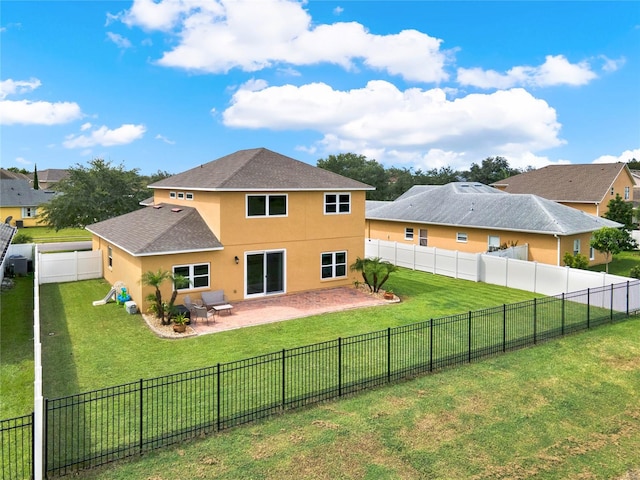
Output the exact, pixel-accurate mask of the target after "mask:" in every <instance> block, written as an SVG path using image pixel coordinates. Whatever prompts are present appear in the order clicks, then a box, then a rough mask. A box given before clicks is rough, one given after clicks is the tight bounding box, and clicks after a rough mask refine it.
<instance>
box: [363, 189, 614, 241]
mask: <svg viewBox="0 0 640 480" xmlns="http://www.w3.org/2000/svg"><path fill="white" fill-rule="evenodd" d="M425 187H428V188H425ZM366 205H367V209H366V218H367V219H368V220H390V221H402V222H415V223H425V224H434V225H455V226H458V227H471V228H487V229H492V230H507V231H519V232H530V233H541V234H551V235H575V234H578V233H586V232H592V231H594V230H598V229H600V228H602V227H620V226H622V225H620V224H619V223H617V222H612V221H611V220H607V219H604V218H600V217H596V216H595V215H589V214H587V213H584V212H582V211H580V210H577V209H575V208H571V207H567V206H564V205H561V204H559V203H556V202H553V201H551V200H547V199H545V198H541V197H538V196H536V195H527V194H509V193H505V192H502V191H500V190H497V189H495V188H492V187H489V186H487V185H483V184H480V183H468V182H453V183H449V184H447V185H441V186H434V185H428V186H416V187H412V188H411V189H410V190H409V191H408V192H407V193H405V194H404V195H402V197H399V198H398V199H396V200H395V201H393V202H388V203H387V204H386V205H380V204H371V203H369V202H367V204H366Z"/></svg>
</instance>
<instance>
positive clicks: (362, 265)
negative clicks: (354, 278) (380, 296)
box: [349, 257, 398, 293]
mask: <svg viewBox="0 0 640 480" xmlns="http://www.w3.org/2000/svg"><path fill="white" fill-rule="evenodd" d="M349 268H350V269H351V271H352V272H354V271H355V272H360V273H361V275H362V279H363V280H364V283H365V284H366V285H367V287H369V289H370V290H371V291H372V292H374V293H378V292H379V291H380V287H382V285H384V283H385V282H386V281H387V280H388V279H389V275H391V274H392V273H393V272H395V271H397V270H398V267H396V266H395V265H394V264H393V263H391V262H387V261H384V260H382V259H381V258H379V257H376V258H364V259H363V258H360V257H358V259H357V260H356V261H355V262H354V263H353V264H351V266H350V267H349Z"/></svg>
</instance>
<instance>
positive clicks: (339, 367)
mask: <svg viewBox="0 0 640 480" xmlns="http://www.w3.org/2000/svg"><path fill="white" fill-rule="evenodd" d="M338 396H339V397H341V396H342V337H338Z"/></svg>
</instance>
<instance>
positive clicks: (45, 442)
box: [42, 398, 49, 478]
mask: <svg viewBox="0 0 640 480" xmlns="http://www.w3.org/2000/svg"><path fill="white" fill-rule="evenodd" d="M42 423H43V428H42V430H44V435H43V438H42V456H43V459H42V472H43V473H44V478H49V476H48V475H47V473H48V472H49V399H48V398H45V399H44V412H43V415H42Z"/></svg>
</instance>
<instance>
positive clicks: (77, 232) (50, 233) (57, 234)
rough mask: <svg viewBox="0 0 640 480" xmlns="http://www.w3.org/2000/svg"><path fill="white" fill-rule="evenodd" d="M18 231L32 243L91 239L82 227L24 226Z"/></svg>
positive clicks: (89, 234)
mask: <svg viewBox="0 0 640 480" xmlns="http://www.w3.org/2000/svg"><path fill="white" fill-rule="evenodd" d="M19 233H24V234H25V235H29V236H30V237H31V238H33V242H34V243H47V242H68V241H82V240H91V233H89V232H88V231H87V230H85V229H84V228H62V229H60V230H58V231H56V230H55V229H54V228H49V227H26V228H21V229H20V232H19Z"/></svg>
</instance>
